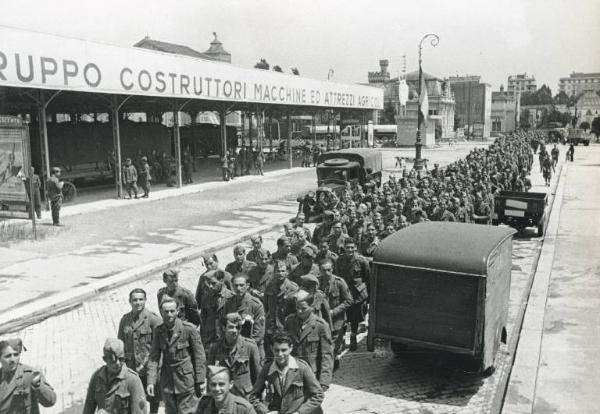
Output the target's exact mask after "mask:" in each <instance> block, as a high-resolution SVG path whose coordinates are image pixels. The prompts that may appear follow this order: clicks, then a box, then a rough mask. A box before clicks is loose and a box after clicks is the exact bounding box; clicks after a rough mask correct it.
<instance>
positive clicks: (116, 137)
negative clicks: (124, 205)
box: [110, 96, 123, 198]
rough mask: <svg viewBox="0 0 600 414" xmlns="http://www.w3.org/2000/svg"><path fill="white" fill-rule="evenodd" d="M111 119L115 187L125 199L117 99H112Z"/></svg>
mask: <svg viewBox="0 0 600 414" xmlns="http://www.w3.org/2000/svg"><path fill="white" fill-rule="evenodd" d="M110 118H111V121H112V131H113V148H114V151H115V166H114V173H115V187H116V191H117V198H123V171H122V167H123V161H122V158H121V132H120V128H119V103H118V102H117V97H116V96H113V97H112V105H111V114H110Z"/></svg>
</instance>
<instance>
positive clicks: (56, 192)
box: [46, 167, 64, 226]
mask: <svg viewBox="0 0 600 414" xmlns="http://www.w3.org/2000/svg"><path fill="white" fill-rule="evenodd" d="M63 185H64V182H63V181H60V168H58V167H52V170H51V171H50V178H48V182H47V183H46V188H47V191H48V198H49V199H50V210H52V225H53V226H60V225H61V224H60V207H61V206H62V200H63V195H62V189H63Z"/></svg>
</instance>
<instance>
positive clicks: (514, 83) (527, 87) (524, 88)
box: [506, 73, 537, 94]
mask: <svg viewBox="0 0 600 414" xmlns="http://www.w3.org/2000/svg"><path fill="white" fill-rule="evenodd" d="M536 90H537V83H536V81H535V77H534V76H533V75H531V76H527V73H522V74H517V75H510V76H509V77H508V84H507V87H506V91H507V92H508V93H509V94H517V93H523V92H535V91H536Z"/></svg>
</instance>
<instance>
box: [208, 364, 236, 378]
mask: <svg viewBox="0 0 600 414" xmlns="http://www.w3.org/2000/svg"><path fill="white" fill-rule="evenodd" d="M206 372H207V377H208V378H212V377H214V376H215V375H217V374H221V373H222V372H226V373H227V376H228V377H229V378H231V372H230V371H229V368H227V367H226V366H225V365H209V366H207V367H206Z"/></svg>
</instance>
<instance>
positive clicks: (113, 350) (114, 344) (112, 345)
mask: <svg viewBox="0 0 600 414" xmlns="http://www.w3.org/2000/svg"><path fill="white" fill-rule="evenodd" d="M102 351H103V352H104V354H108V355H111V356H114V357H115V358H125V345H124V344H123V341H121V340H120V339H117V338H107V339H106V342H104V348H103V349H102Z"/></svg>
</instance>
